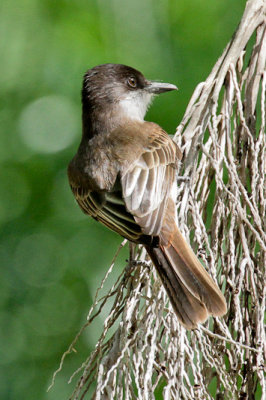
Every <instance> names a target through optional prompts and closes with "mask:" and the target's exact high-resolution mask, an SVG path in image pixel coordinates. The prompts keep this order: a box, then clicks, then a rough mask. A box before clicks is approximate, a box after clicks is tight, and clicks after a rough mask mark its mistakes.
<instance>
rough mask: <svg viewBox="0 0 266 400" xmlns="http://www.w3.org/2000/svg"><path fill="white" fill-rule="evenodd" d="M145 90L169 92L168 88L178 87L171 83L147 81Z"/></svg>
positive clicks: (176, 88) (174, 88)
mask: <svg viewBox="0 0 266 400" xmlns="http://www.w3.org/2000/svg"><path fill="white" fill-rule="evenodd" d="M145 90H147V92H149V93H153V94H160V93H164V92H170V90H178V87H177V86H176V85H172V84H171V83H162V82H152V81H147V86H146V87H145Z"/></svg>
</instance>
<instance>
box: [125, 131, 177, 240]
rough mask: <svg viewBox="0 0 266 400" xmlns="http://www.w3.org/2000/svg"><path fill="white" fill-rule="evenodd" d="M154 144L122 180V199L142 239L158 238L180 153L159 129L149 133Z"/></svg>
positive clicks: (174, 183)
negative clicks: (141, 232) (140, 230)
mask: <svg viewBox="0 0 266 400" xmlns="http://www.w3.org/2000/svg"><path fill="white" fill-rule="evenodd" d="M152 134H153V136H152V137H153V140H152V141H151V143H150V145H149V146H148V147H147V148H146V151H145V152H143V153H142V154H141V156H140V157H139V159H138V160H136V161H135V162H134V163H133V165H131V166H130V167H129V168H128V169H127V170H126V171H125V172H124V173H123V174H122V176H121V183H122V191H123V197H124V200H125V204H126V207H127V209H128V211H129V212H130V213H131V214H133V215H134V217H135V221H136V222H137V223H138V224H139V225H140V226H141V228H142V231H143V233H144V234H145V235H152V236H157V235H158V234H159V232H160V230H161V227H162V223H163V218H164V214H165V209H166V207H167V202H168V201H167V199H168V197H169V196H170V195H171V191H172V190H173V187H174V186H175V185H176V182H175V175H176V163H177V159H178V158H180V150H179V149H178V147H177V145H176V144H175V143H174V142H173V141H172V140H171V139H170V137H169V136H168V135H167V134H166V133H165V132H164V131H163V130H162V129H161V128H159V127H158V128H157V130H156V132H154V131H153V132H152Z"/></svg>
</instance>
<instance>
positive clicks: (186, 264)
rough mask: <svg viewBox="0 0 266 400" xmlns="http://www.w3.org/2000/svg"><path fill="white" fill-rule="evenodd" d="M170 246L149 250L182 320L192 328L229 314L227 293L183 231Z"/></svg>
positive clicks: (174, 237) (178, 232) (177, 233)
mask: <svg viewBox="0 0 266 400" xmlns="http://www.w3.org/2000/svg"><path fill="white" fill-rule="evenodd" d="M172 237H173V240H172V242H171V243H169V244H168V245H167V246H160V247H158V248H152V247H149V246H147V247H146V249H147V251H148V253H149V255H150V257H151V259H152V261H153V263H154V265H155V267H156V269H157V271H158V273H159V276H160V278H161V280H162V283H163V285H164V287H165V289H166V291H167V293H168V296H169V299H170V301H171V303H172V305H173V308H174V311H175V313H176V315H177V317H178V318H179V320H180V322H181V323H182V324H183V325H184V326H185V327H186V328H187V329H193V328H195V327H196V326H197V324H198V323H202V322H204V321H205V320H206V319H207V318H208V316H209V315H213V316H221V315H223V314H225V313H226V302H225V299H224V296H223V294H222V292H221V291H220V289H219V288H218V287H217V285H216V284H215V283H214V281H213V280H212V278H211V277H210V276H209V274H208V273H207V272H206V270H205V269H204V267H203V266H202V265H201V263H200V262H199V260H198V259H197V257H196V256H195V254H194V252H193V250H192V249H191V247H190V246H189V245H188V244H187V242H186V240H185V239H184V238H183V236H182V234H181V233H180V231H179V230H178V229H177V227H176V230H175V233H174V235H173V236H172Z"/></svg>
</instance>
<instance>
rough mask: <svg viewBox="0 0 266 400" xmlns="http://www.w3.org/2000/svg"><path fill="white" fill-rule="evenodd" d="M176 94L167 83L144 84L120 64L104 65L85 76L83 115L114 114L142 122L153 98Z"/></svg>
mask: <svg viewBox="0 0 266 400" xmlns="http://www.w3.org/2000/svg"><path fill="white" fill-rule="evenodd" d="M171 90H177V87H176V86H175V85H172V84H170V83H162V82H154V81H149V80H147V79H146V78H145V77H144V76H143V74H142V73H141V72H139V71H137V70H136V69H134V68H131V67H128V66H126V65H122V64H103V65H98V66H96V67H94V68H92V69H89V70H88V71H87V72H86V74H85V75H84V80H83V88H82V100H83V112H85V113H90V112H94V114H95V115H97V113H100V114H101V113H103V112H105V113H108V112H109V114H108V115H110V110H112V114H114V113H115V114H116V117H117V118H118V119H121V118H127V119H128V118H130V119H133V120H134V119H135V120H140V121H143V119H144V116H145V114H146V111H147V109H148V106H149V104H150V103H151V101H152V98H153V97H154V95H157V94H160V93H163V92H168V91H171Z"/></svg>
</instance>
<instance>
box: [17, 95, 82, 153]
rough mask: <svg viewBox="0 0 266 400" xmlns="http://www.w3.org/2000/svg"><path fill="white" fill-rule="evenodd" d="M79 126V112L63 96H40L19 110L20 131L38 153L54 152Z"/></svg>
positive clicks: (69, 142) (67, 143)
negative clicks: (20, 111)
mask: <svg viewBox="0 0 266 400" xmlns="http://www.w3.org/2000/svg"><path fill="white" fill-rule="evenodd" d="M78 126H79V112H77V111H76V107H75V105H74V104H72V103H71V102H70V101H69V100H68V99H67V98H65V97H63V96H55V95H53V96H46V97H41V98H39V99H37V100H35V101H33V102H32V103H30V104H29V105H27V106H26V107H25V108H24V110H23V111H22V113H21V115H20V118H19V131H20V134H21V137H22V140H23V141H24V143H25V144H26V145H27V146H28V147H29V148H30V149H32V150H33V151H36V152H39V153H55V152H57V151H60V150H64V149H65V148H66V147H68V146H69V145H71V144H72V142H73V140H74V138H75V136H76V132H77V129H78Z"/></svg>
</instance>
